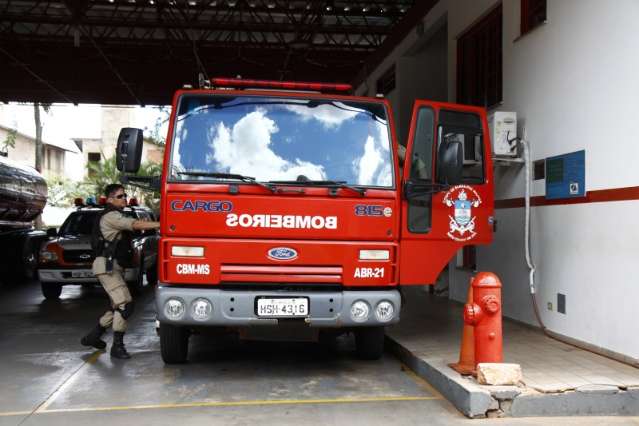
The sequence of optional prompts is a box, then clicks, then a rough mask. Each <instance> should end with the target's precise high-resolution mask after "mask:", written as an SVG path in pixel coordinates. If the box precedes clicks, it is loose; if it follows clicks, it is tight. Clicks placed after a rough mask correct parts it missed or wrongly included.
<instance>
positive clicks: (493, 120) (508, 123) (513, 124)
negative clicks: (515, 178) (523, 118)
mask: <svg viewBox="0 0 639 426" xmlns="http://www.w3.org/2000/svg"><path fill="white" fill-rule="evenodd" d="M488 127H489V128H490V140H491V141H492V142H493V154H494V155H495V156H497V157H513V158H514V157H517V144H516V143H515V142H514V141H513V142H512V144H510V143H508V141H509V140H513V139H514V138H516V137H517V113H516V112H508V111H495V112H493V113H491V114H489V115H488Z"/></svg>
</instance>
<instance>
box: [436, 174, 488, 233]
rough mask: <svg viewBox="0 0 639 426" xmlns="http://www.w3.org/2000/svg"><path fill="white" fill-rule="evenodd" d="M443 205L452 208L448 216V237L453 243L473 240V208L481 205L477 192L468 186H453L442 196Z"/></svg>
mask: <svg viewBox="0 0 639 426" xmlns="http://www.w3.org/2000/svg"><path fill="white" fill-rule="evenodd" d="M444 204H446V206H448V207H452V208H453V211H452V213H453V214H452V216H451V215H448V218H449V219H450V222H449V230H448V234H447V235H448V237H449V238H450V239H452V240H455V241H468V240H471V239H473V238H474V237H475V235H477V232H475V216H473V208H476V207H479V205H480V204H481V197H480V196H479V194H478V193H477V191H475V190H474V189H473V188H472V187H471V186H468V185H457V186H453V187H452V188H451V189H449V190H448V192H447V193H446V195H445V196H444Z"/></svg>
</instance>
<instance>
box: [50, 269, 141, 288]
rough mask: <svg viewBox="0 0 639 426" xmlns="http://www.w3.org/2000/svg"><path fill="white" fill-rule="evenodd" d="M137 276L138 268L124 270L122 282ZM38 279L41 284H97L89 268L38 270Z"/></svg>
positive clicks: (133, 279) (132, 279)
mask: <svg viewBox="0 0 639 426" xmlns="http://www.w3.org/2000/svg"><path fill="white" fill-rule="evenodd" d="M137 276H138V268H130V269H125V270H124V280H125V281H127V282H129V281H135V280H136V279H137ZM38 278H39V279H40V282H41V283H56V284H63V285H64V284H91V283H98V282H99V281H98V278H97V277H96V276H95V275H93V271H92V269H91V268H85V269H82V268H80V269H78V268H66V269H65V268H62V269H39V270H38Z"/></svg>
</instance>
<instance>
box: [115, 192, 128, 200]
mask: <svg viewBox="0 0 639 426" xmlns="http://www.w3.org/2000/svg"><path fill="white" fill-rule="evenodd" d="M126 197H127V195H126V193H124V194H118V195H116V196H115V198H117V199H118V200H121V199H123V198H126Z"/></svg>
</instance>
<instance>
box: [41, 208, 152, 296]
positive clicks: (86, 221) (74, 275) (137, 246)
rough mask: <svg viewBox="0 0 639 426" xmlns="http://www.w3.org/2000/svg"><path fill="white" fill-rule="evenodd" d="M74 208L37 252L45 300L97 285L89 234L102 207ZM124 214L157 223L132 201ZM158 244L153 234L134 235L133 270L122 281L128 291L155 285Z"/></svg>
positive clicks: (138, 232) (145, 209)
mask: <svg viewBox="0 0 639 426" xmlns="http://www.w3.org/2000/svg"><path fill="white" fill-rule="evenodd" d="M101 202H102V203H103V202H104V199H101ZM76 205H78V209H77V210H76V211H74V212H73V213H71V214H70V215H69V217H67V218H66V220H65V221H64V223H63V224H62V226H61V227H60V230H59V231H57V232H56V230H55V229H49V231H48V234H49V236H50V237H52V239H51V240H49V241H48V242H46V243H44V244H43V245H42V247H41V249H40V256H39V267H38V276H39V278H40V284H41V286H42V294H43V295H44V297H45V298H47V299H57V298H58V297H60V293H61V291H62V286H64V285H67V284H82V285H94V284H98V282H99V281H98V279H97V278H96V277H95V276H94V275H93V272H92V269H91V268H92V264H93V259H94V256H93V252H92V250H91V230H92V227H93V224H94V222H95V220H96V217H97V215H98V214H100V212H101V211H102V209H103V208H104V207H103V205H95V204H89V205H83V204H82V201H81V200H76ZM123 213H124V214H125V215H127V216H130V217H134V218H136V219H138V220H152V221H153V220H156V218H155V215H154V214H153V212H152V211H151V210H150V209H148V208H146V207H140V206H138V205H137V203H136V202H135V199H132V200H131V201H130V202H129V206H128V207H126V208H125V209H124V211H123ZM158 240H159V235H158V234H157V231H154V230H150V231H135V232H134V233H133V248H134V253H135V255H134V265H135V266H134V267H132V268H127V269H125V271H124V279H125V280H126V282H127V283H128V284H129V288H130V289H131V290H133V291H135V290H140V289H142V288H143V287H144V286H145V285H155V284H156V283H157V245H158ZM145 275H146V283H145V280H144V277H145Z"/></svg>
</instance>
